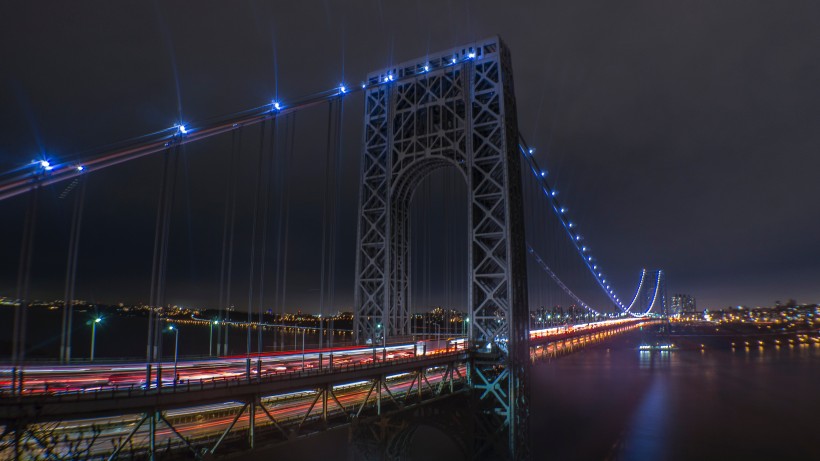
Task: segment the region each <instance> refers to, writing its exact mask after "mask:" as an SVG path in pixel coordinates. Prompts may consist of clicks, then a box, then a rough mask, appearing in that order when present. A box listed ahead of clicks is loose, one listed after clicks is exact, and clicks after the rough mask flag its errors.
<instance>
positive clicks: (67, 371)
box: [0, 318, 643, 395]
mask: <svg viewBox="0 0 820 461" xmlns="http://www.w3.org/2000/svg"><path fill="white" fill-rule="evenodd" d="M641 321H643V320H642V319H634V318H621V319H612V320H604V321H600V322H591V323H583V324H576V325H562V326H555V327H549V328H543V329H536V330H532V331H530V339H531V341H532V342H533V344H534V345H535V344H538V343H543V342H550V341H556V340H562V339H565V338H571V337H574V336H577V335H579V334H587V333H594V332H598V331H604V330H608V329H612V328H616V327H621V326H628V325H632V324H636V323H639V322H641ZM421 343H423V344H425V345H424V346H423V347H422V346H417V345H418V344H421ZM464 347H465V342H464V341H463V340H450V341H443V340H442V341H436V340H433V341H421V342H418V343H405V344H394V345H388V346H381V347H380V346H376V347H375V348H373V347H370V346H363V347H355V346H354V347H351V346H346V347H336V348H332V349H331V348H324V349H310V350H305V351H304V352H302V351H293V352H288V353H273V354H259V355H252V356H251V357H250V359H251V366H250V377H251V378H253V377H255V376H257V374H261V375H263V376H270V375H276V374H286V373H298V372H303V371H306V370H307V371H310V370H315V369H317V368H318V369H322V368H324V367H328V366H330V362H331V356H332V362H333V366H334V367H336V366H347V365H367V364H370V363H372V362H373V360H374V358H375V360H376V361H383V360H386V361H390V360H399V359H407V358H410V357H414V356H416V354H422V353H425V354H434V353H438V352H443V351H445V350H455V349H456V348H464ZM247 360H248V357H247V356H230V357H215V358H205V359H197V360H179V361H178V362H177V365H176V370H177V371H176V374H177V375H178V380H177V384H178V385H179V384H183V385H185V384H188V383H200V382H203V381H212V380H225V379H236V378H240V377H246V376H247V372H248V370H247ZM257 362H258V363H257ZM156 365H157V364H156V363H154V364H153V365H152V374H151V380H150V383H149V384H148V387H151V388H153V387H156V386H157V377H156V376H157V375H156V368H157V367H156ZM161 369H162V372H161V374H160V375H161V379H160V381H161V383H160V385H161V386H163V387H170V386H173V385H174V362H172V361H166V362H162V364H161ZM23 376H24V378H23V382H24V385H23V386H22V387H23V392H22V395H38V394H40V395H42V394H63V393H76V392H97V391H111V390H120V389H129V388H134V389H140V388H145V387H146V364H145V362H133V363H98V364H97V363H93V364H92V363H83V364H72V365H26V366H25V368H24V374H23ZM11 389H12V368H11V366H10V365H8V364H7V365H0V395H3V394H8V393H9V392H10V391H11Z"/></svg>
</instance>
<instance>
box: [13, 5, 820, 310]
mask: <svg viewBox="0 0 820 461" xmlns="http://www.w3.org/2000/svg"><path fill="white" fill-rule="evenodd" d="M11 3H14V5H12V4H11ZM818 18H820V4H818V3H817V2H815V1H799V0H794V1H789V2H774V1H766V0H742V1H740V0H738V1H722V0H718V1H715V0H710V1H701V0H697V1H687V2H671V1H625V2H623V1H621V2H612V1H588V0H579V1H572V2H567V1H529V2H515V4H513V3H512V2H499V1H497V0H496V1H474V2H464V1H392V2H389V1H381V2H374V1H345V2H330V1H325V2H311V1H299V2H261V1H256V2H199V1H177V2H159V1H155V2H145V1H140V2H110V1H94V2H92V1H86V2H81V3H76V2H6V3H5V4H4V5H3V6H0V78H1V79H2V80H0V120H2V124H0V172H6V171H10V170H14V169H17V168H21V167H23V166H24V165H25V164H27V163H29V162H31V161H32V159H34V158H39V157H40V156H42V155H44V153H45V155H47V156H48V157H49V158H54V159H57V160H58V161H59V160H60V159H63V160H66V159H77V158H81V157H82V156H83V153H86V152H94V151H95V150H98V149H99V148H100V147H102V146H105V145H108V144H110V143H114V142H117V141H121V140H124V139H128V138H133V137H136V136H139V135H143V134H145V133H152V132H156V131H158V130H162V129H165V128H167V127H169V126H172V125H174V124H175V123H176V122H177V121H179V120H182V121H186V122H190V123H191V124H193V125H196V123H197V121H205V120H208V119H210V118H213V117H215V116H219V115H223V114H227V113H232V112H236V111H239V110H242V109H246V108H250V107H257V106H260V105H262V104H265V103H268V102H270V101H271V100H273V99H281V100H283V101H287V100H288V99H296V98H299V97H302V96H305V95H309V94H313V93H316V92H319V91H323V90H327V89H330V88H333V87H335V86H337V85H338V84H339V83H340V82H347V83H348V84H350V85H356V84H358V83H359V82H360V81H362V80H363V79H364V77H365V75H366V73H367V72H369V71H372V70H376V69H380V68H383V67H386V66H388V65H391V64H393V63H398V62H402V61H405V60H409V59H413V58H416V57H419V56H423V55H425V54H426V53H428V52H435V51H437V50H440V49H446V48H449V47H452V46H456V45H460V44H464V43H467V42H470V41H472V40H476V39H481V38H484V37H487V36H491V35H496V34H498V35H500V36H501V37H502V39H503V40H504V41H505V42H506V43H507V45H508V46H509V48H510V50H511V52H512V56H513V69H514V78H515V89H516V97H517V102H518V120H519V125H520V130H521V133H522V134H523V135H524V137H525V138H526V139H527V141H528V142H529V143H530V144H531V145H533V146H535V147H536V149H537V152H536V156H537V158H538V160H539V162H540V163H541V164H542V165H544V166H546V168H548V169H549V171H550V177H551V178H552V179H553V180H554V183H555V185H556V187H557V188H558V189H559V190H560V191H561V198H562V200H563V202H564V203H565V204H566V205H567V206H568V207H569V208H570V210H571V213H572V216H573V220H574V221H575V222H577V224H578V228H579V229H580V230H581V232H582V233H583V235H584V236H585V237H586V238H587V241H588V242H589V244H590V246H591V247H592V248H593V249H594V251H595V254H596V255H597V257H598V258H599V259H600V261H602V264H604V265H605V266H606V268H607V270H608V273H609V274H610V277H611V279H612V280H613V281H614V282H615V286H616V287H617V288H618V291H619V292H620V293H621V297H622V298H626V297H629V295H630V294H631V291H632V290H633V289H634V286H635V284H636V282H637V277H638V274H639V271H640V269H641V268H642V267H648V268H663V269H664V270H665V271H666V272H667V274H668V291H669V292H670V294H671V293H676V292H685V293H691V294H692V295H694V296H696V297H697V299H698V305H699V307H712V308H717V307H725V306H727V305H735V304H746V305H751V306H754V305H770V304H772V303H773V302H774V301H775V300H783V301H785V300H786V299H788V298H795V299H797V300H798V301H800V302H820V283H819V282H820V239H818V237H817V235H818V233H820V180H818V179H817V178H818V172H820V155H818V154H820V88H819V87H818V82H820V54H818V50H820V28H818V27H817V19H818ZM326 112H327V109H326V108H319V109H316V110H312V111H311V112H309V113H305V114H299V116H298V118H297V131H298V133H297V143H296V154H295V160H294V163H293V164H292V168H291V169H289V170H288V173H287V175H286V176H287V177H288V178H290V181H291V184H292V187H293V192H292V194H293V201H292V202H291V213H292V214H291V217H290V220H291V221H290V222H291V226H292V227H291V245H292V247H291V260H290V262H289V267H288V300H289V301H288V306H289V307H294V308H295V307H302V308H304V309H305V310H315V306H316V305H317V304H316V298H317V296H318V291H319V281H318V270H317V269H316V267H318V265H319V262H320V261H321V249H320V248H319V247H320V245H319V242H321V232H322V222H321V219H322V218H321V216H322V210H321V208H322V200H323V197H324V191H323V189H322V185H323V183H324V180H325V176H324V169H323V165H322V163H321V162H318V163H317V160H316V158H319V159H322V158H323V156H324V155H325V154H324V148H325V130H326V122H325V121H326V118H327V113H326ZM361 120H362V109H361V98H360V96H356V97H353V98H351V100H350V101H348V102H347V103H346V104H345V113H344V131H343V160H342V163H341V164H340V166H339V178H340V181H341V182H340V186H339V191H338V196H339V214H340V216H341V218H340V220H339V222H338V223H337V225H336V227H335V230H336V232H335V235H336V247H337V264H336V286H337V288H336V290H335V291H336V292H335V304H336V305H338V306H349V305H350V304H351V303H352V285H353V283H352V282H353V267H354V266H353V257H354V252H353V246H354V245H355V219H354V216H355V209H356V203H357V202H356V201H357V197H358V182H357V181H358V179H357V178H358V174H359V163H358V162H359V160H358V157H359V155H360V146H361V123H362V122H361ZM258 132H259V130H258V128H249V129H247V130H246V133H245V134H244V136H245V139H244V141H245V144H244V145H245V146H246V149H247V152H245V151H243V157H242V158H243V162H245V163H244V164H245V166H246V170H247V175H246V177H245V176H243V181H242V184H244V185H247V184H251V183H252V181H253V178H254V176H253V174H252V170H253V165H254V156H255V155H256V151H255V150H254V149H255V148H254V147H253V146H255V145H257V144H258V140H257V136H258ZM229 146H230V138H229V137H224V138H220V139H218V140H215V141H214V142H213V143H211V144H209V145H208V146H199V145H197V146H190V147H188V148H186V152H185V161H184V162H183V163H184V166H183V174H181V175H180V179H179V181H180V182H179V195H178V200H177V201H176V204H177V208H175V214H174V222H173V228H172V231H171V232H172V237H171V238H172V240H171V242H172V243H171V245H172V247H171V250H170V251H171V253H170V263H169V264H170V265H169V288H168V301H169V302H177V303H187V304H197V305H205V306H207V307H216V302H215V301H214V299H215V297H216V295H217V294H216V293H217V289H218V274H219V261H220V259H219V258H220V255H221V238H222V234H221V232H222V219H223V218H222V213H223V210H224V208H223V207H224V202H223V200H224V190H225V179H224V171H225V169H226V167H227V155H228V152H229ZM311 156H312V157H311ZM317 156H318V157H317ZM159 172H160V162H159V159H158V158H153V159H146V160H140V161H139V162H134V164H133V165H130V164H129V165H128V166H126V167H117V168H112V169H111V170H109V171H106V172H104V173H101V174H100V175H99V177H96V176H91V177H90V178H89V182H88V188H89V189H88V193H89V196H90V197H91V198H90V199H89V202H88V204H87V213H86V216H85V224H84V226H85V227H84V234H83V240H82V243H81V248H82V249H81V255H80V263H79V267H80V269H79V275H78V288H77V294H78V297H80V298H86V299H92V300H96V301H99V302H116V301H120V300H123V301H126V302H129V301H138V300H145V299H147V297H148V289H149V274H150V253H151V248H152V244H153V226H154V219H155V211H154V207H155V204H156V196H157V192H156V191H157V184H158V181H159V179H158V177H159ZM431 187H435V186H431ZM64 188H65V185H60V186H56V187H54V188H50V189H48V190H46V191H44V193H43V199H42V207H41V209H42V213H41V218H40V219H39V221H38V234H37V239H38V240H37V243H36V254H35V259H34V265H33V282H32V295H33V296H34V297H40V298H50V297H51V298H61V297H62V289H63V286H62V283H63V282H62V277H64V270H65V251H66V250H65V246H66V245H65V243H66V241H67V239H68V237H67V236H68V227H69V223H70V221H69V217H70V210H71V199H70V198H69V199H60V198H59V195H60V193H61V192H62V191H63V189H64ZM243 191H244V192H242V193H243V194H245V195H243V196H242V197H245V198H240V203H241V207H240V208H241V210H240V212H239V215H240V220H239V221H238V223H237V226H238V227H237V232H238V234H237V235H238V240H239V241H242V242H247V239H248V238H249V237H248V235H249V232H250V230H249V225H247V224H244V223H245V221H243V219H245V218H248V216H249V212H250V211H249V210H250V209H251V206H250V201H251V199H250V198H251V197H252V194H251V192H250V189H249V188H248V190H244V189H243ZM461 193H462V194H463V191H461ZM427 195H428V196H429V195H434V194H427ZM430 203H431V207H432V208H431V211H430V212H429V213H430V215H431V216H432V217H433V218H435V217H437V216H438V217H446V219H444V220H443V221H442V220H436V221H442V222H437V223H436V224H435V225H436V226H439V227H436V228H435V229H438V231H439V232H440V231H441V229H445V228H446V229H451V228H452V226H457V223H454V222H451V221H454V220H455V219H456V218H457V216H456V218H453V219H452V220H451V219H450V218H449V216H451V215H452V213H450V212H449V211H448V208H447V206H446V205H444V204H442V203H438V202H436V201H435V200H431V202H430ZM24 208H25V199H24V198H16V199H13V200H10V201H8V202H4V203H0V222H2V224H0V239H1V240H2V242H3V245H2V248H0V296H2V295H8V296H13V295H14V287H15V281H16V277H17V258H18V253H19V243H18V242H19V241H20V233H21V228H22V217H23V211H24ZM433 208H434V209H433ZM243 213H244V214H243ZM272 219H273V218H272ZM272 225H273V224H272ZM442 226H444V227H442ZM462 226H463V224H462ZM435 229H434V230H435ZM446 229H445V230H446ZM448 232H449V231H448ZM453 238H455V237H453ZM456 241H458V240H457V239H456ZM437 245H444V246H446V242H445V243H444V244H442V243H441V242H439V243H437ZM240 247H241V246H240ZM241 248H244V247H241ZM431 248H434V249H435V247H431ZM244 251H245V250H240V249H237V259H236V261H235V267H237V269H236V270H237V275H236V276H235V280H236V282H237V283H236V287H235V288H234V290H235V293H238V294H236V295H235V296H236V300H237V301H236V304H237V305H241V304H242V303H243V302H247V301H246V300H247V283H246V281H244V282H243V280H246V275H244V273H245V272H247V269H248V260H247V255H246V254H245V253H244ZM240 253H241V254H240ZM438 253H439V252H437V251H435V250H433V254H438ZM271 254H272V253H269V255H271ZM442 257H443V256H442ZM271 258H273V256H271ZM448 258H449V256H448ZM452 258H458V252H456V254H454V255H452ZM271 261H272V260H271ZM274 264H275V263H273V262H270V264H269V266H268V269H267V270H268V271H269V274H272V273H273V266H274ZM447 264H448V267H458V263H457V262H453V261H452V260H448V262H447ZM462 264H463V263H462ZM273 280H274V279H273V278H271V279H270V281H269V282H266V288H265V290H266V293H268V294H270V293H272V292H273V291H274V290H275V288H274V286H275V282H274V281H273ZM445 285H446V286H452V285H458V280H456V279H454V280H449V279H448V280H445V281H444V285H439V286H437V288H435V289H434V291H436V290H438V291H441V289H442V288H441V287H442V286H445ZM448 296H452V295H448ZM456 297H457V296H456ZM243 299H244V300H245V301H242V300H243ZM437 302H445V298H438V299H437Z"/></svg>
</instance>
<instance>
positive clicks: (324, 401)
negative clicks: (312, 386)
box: [322, 384, 333, 427]
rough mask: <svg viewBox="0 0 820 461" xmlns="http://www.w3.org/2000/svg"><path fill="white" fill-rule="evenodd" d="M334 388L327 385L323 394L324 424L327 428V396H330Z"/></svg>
mask: <svg viewBox="0 0 820 461" xmlns="http://www.w3.org/2000/svg"><path fill="white" fill-rule="evenodd" d="M332 387H333V386H331V385H330V384H325V391H324V393H323V394H322V423H323V424H324V426H325V427H327V396H328V395H329V394H330V390H331V389H332Z"/></svg>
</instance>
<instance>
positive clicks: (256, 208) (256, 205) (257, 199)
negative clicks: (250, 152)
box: [245, 122, 266, 377]
mask: <svg viewBox="0 0 820 461" xmlns="http://www.w3.org/2000/svg"><path fill="white" fill-rule="evenodd" d="M265 123H266V122H262V123H261V124H260V125H259V127H260V128H261V129H260V130H259V159H258V163H257V166H256V170H257V171H256V185H255V186H254V192H255V194H254V198H253V218H252V219H251V254H250V258H249V261H250V268H249V269H248V325H247V334H246V338H245V342H246V356H247V357H248V358H250V356H251V322H253V284H254V268H255V266H256V257H257V256H256V227H257V223H258V222H259V213H260V205H261V203H262V197H261V195H262V179H263V174H262V172H263V171H264V166H265V131H266V130H265ZM259 327H260V328H261V325H260V326H259ZM248 377H249V376H248Z"/></svg>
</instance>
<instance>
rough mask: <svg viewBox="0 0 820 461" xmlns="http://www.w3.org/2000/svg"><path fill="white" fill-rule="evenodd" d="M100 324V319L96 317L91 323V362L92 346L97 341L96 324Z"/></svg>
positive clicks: (92, 357)
mask: <svg viewBox="0 0 820 461" xmlns="http://www.w3.org/2000/svg"><path fill="white" fill-rule="evenodd" d="M100 322H102V317H97V318H95V319H94V320H93V321H91V322H90V323H91V360H90V361H91V362H93V361H94V346H95V343H96V341H97V324H98V323H100Z"/></svg>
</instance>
